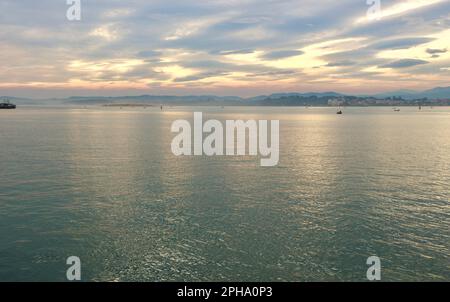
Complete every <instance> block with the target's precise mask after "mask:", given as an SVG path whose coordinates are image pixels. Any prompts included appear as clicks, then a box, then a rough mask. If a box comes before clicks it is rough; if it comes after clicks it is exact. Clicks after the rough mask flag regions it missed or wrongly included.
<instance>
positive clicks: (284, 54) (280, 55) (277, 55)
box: [262, 50, 304, 60]
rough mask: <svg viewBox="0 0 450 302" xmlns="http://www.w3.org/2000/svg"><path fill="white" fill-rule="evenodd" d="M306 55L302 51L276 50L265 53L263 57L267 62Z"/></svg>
mask: <svg viewBox="0 0 450 302" xmlns="http://www.w3.org/2000/svg"><path fill="white" fill-rule="evenodd" d="M302 54H304V52H303V51H301V50H276V51H272V52H268V53H265V54H264V55H263V56H262V57H263V58H264V59H266V60H279V59H284V58H289V57H295V56H300V55H302Z"/></svg>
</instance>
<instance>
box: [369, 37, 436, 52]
mask: <svg viewBox="0 0 450 302" xmlns="http://www.w3.org/2000/svg"><path fill="white" fill-rule="evenodd" d="M433 40H434V39H433V38H424V37H416V38H402V39H391V40H384V41H380V42H377V43H374V44H372V45H371V46H370V47H373V48H375V49H407V48H410V47H413V46H417V45H421V44H425V43H429V42H431V41H433Z"/></svg>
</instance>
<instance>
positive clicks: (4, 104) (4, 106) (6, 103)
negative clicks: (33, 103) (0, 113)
mask: <svg viewBox="0 0 450 302" xmlns="http://www.w3.org/2000/svg"><path fill="white" fill-rule="evenodd" d="M0 109H16V105H14V104H11V103H10V102H9V101H8V100H6V101H3V102H0Z"/></svg>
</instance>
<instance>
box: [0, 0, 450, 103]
mask: <svg viewBox="0 0 450 302" xmlns="http://www.w3.org/2000/svg"><path fill="white" fill-rule="evenodd" d="M84 2H85V1H82V20H81V21H80V22H69V21H68V20H67V19H66V16H65V13H66V9H67V7H68V6H67V5H66V3H65V1H54V0H41V1H33V0H21V1H9V0H8V1H7V0H5V1H3V2H2V4H0V7H1V8H2V9H0V27H1V28H2V30H1V31H0V40H1V41H2V43H0V53H2V56H0V87H26V86H33V89H35V90H33V92H29V93H30V94H32V95H33V94H34V93H35V91H36V89H39V88H42V89H44V90H45V89H46V88H45V87H49V86H54V87H66V86H67V87H68V90H67V91H74V89H75V88H79V89H84V90H92V89H97V87H103V86H105V87H106V86H113V87H114V89H116V90H115V91H120V90H121V89H123V90H124V91H125V92H128V91H130V89H136V90H139V91H140V90H142V92H145V93H149V91H148V89H151V91H150V92H155V93H158V92H160V91H165V92H168V91H169V92H170V91H172V93H181V92H185V91H193V90H189V89H191V88H192V87H194V86H195V87H196V89H199V90H200V89H205V90H207V91H209V92H211V93H213V92H214V93H218V94H233V93H234V92H236V93H256V94H259V93H260V92H263V91H268V92H272V91H271V90H294V89H295V90H297V89H307V90H315V91H320V90H323V89H327V90H328V89H336V90H344V91H345V90H352V89H361V90H363V89H373V88H372V87H378V88H377V89H384V88H386V89H387V87H388V86H389V85H393V84H392V81H393V80H395V81H394V82H395V83H398V85H399V86H401V85H409V87H412V86H417V88H418V89H420V88H430V87H431V86H434V85H445V84H446V83H448V82H449V81H450V75H448V71H447V70H446V69H443V68H448V62H450V57H449V55H450V53H449V51H447V49H450V44H449V42H448V39H447V38H446V37H448V36H449V33H450V32H448V31H446V30H448V28H449V26H450V17H449V15H448V13H447V12H449V11H450V2H449V1H432V2H433V4H432V5H428V4H427V3H428V2H427V3H425V1H422V0H405V1H403V2H402V3H406V4H405V5H403V6H402V4H401V3H399V2H398V1H397V0H384V1H383V10H384V11H385V12H386V14H385V17H384V18H382V19H381V20H379V21H374V22H360V23H358V24H355V20H358V19H360V18H365V17H366V12H367V9H368V6H367V5H366V3H365V1H361V2H360V3H359V4H357V5H355V0H340V1H336V0H323V1H320V2H318V1H317V0H302V1H298V0H282V1H272V0H242V1H236V0H215V1H194V0H173V1H165V0H152V1H145V0H133V1H129V2H127V3H126V4H124V2H122V1H94V2H95V3H91V4H89V3H87V2H89V1H87V2H86V3H84ZM424 3H425V4H424ZM430 3H431V2H430ZM36 12H39V13H38V14H37V13H36ZM330 41H340V42H339V43H334V44H329V42H330ZM404 58H409V59H404ZM428 59H429V62H428V61H427V60H428ZM413 66H416V67H415V68H411V69H409V68H407V67H413ZM331 67H339V68H331ZM378 67H383V68H385V69H383V68H378ZM433 73H435V74H436V76H430V75H432V74H433ZM212 78H214V79H212ZM396 79H398V80H396ZM400 79H401V80H400ZM206 81H207V82H208V84H210V85H204V83H205V82H206ZM213 81H214V83H217V84H211V83H212V82H213ZM44 82H45V83H44ZM74 83H76V84H74ZM111 83H113V84H111ZM403 83H404V84H403ZM102 85H103V86H102ZM115 85H117V86H115ZM206 86H207V87H206ZM149 87H150V88H149ZM402 87H403V86H402ZM11 89H13V88H11ZM70 89H72V90H70ZM163 89H164V90H163ZM199 90H196V91H199ZM26 91H27V90H26V88H23V89H22V90H21V89H19V88H18V89H17V90H16V92H18V93H24V94H26V93H27V92H26ZM29 91H31V90H29ZM51 93H53V92H51ZM105 93H106V92H105ZM99 94H101V93H100V92H99Z"/></svg>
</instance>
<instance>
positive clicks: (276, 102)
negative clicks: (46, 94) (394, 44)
mask: <svg viewBox="0 0 450 302" xmlns="http://www.w3.org/2000/svg"><path fill="white" fill-rule="evenodd" d="M2 98H8V99H10V100H11V101H12V102H14V103H15V104H18V105H70V106H88V105H96V106H106V107H125V106H126V107H150V106H161V105H163V106H285V107H288V106H292V107H300V106H312V107H328V106H357V107H366V106H396V107H400V106H450V87H437V88H434V89H430V90H427V91H422V92H412V91H396V92H390V93H383V94H377V95H359V96H358V95H347V94H341V93H337V92H310V93H275V94H271V95H260V96H256V97H249V98H243V97H239V96H216V95H186V96H171V95H139V96H117V97H107V96H73V97H68V98H52V99H39V100H35V99H27V98H17V97H9V96H8V97H0V99H2Z"/></svg>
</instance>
